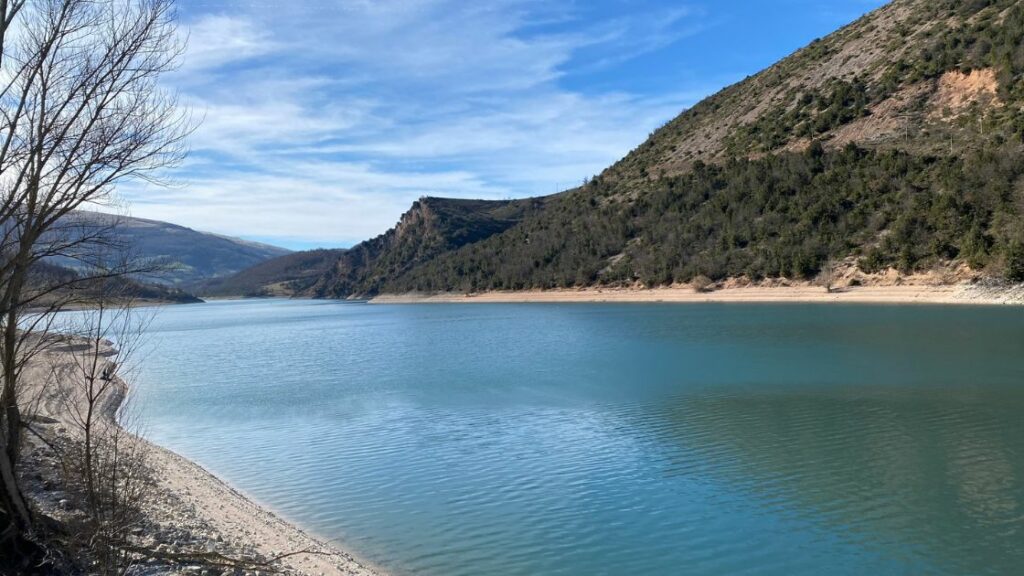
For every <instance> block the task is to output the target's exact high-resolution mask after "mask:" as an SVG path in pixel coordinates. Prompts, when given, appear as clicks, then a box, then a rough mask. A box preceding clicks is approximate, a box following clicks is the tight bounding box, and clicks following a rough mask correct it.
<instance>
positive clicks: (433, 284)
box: [302, 0, 1024, 298]
mask: <svg viewBox="0 0 1024 576" xmlns="http://www.w3.org/2000/svg"><path fill="white" fill-rule="evenodd" d="M1022 38H1024V2H1020V1H1015V0H968V1H953V0H895V1H894V2H892V3H891V4H889V5H887V6H885V7H883V8H881V9H879V10H876V11H875V12H873V13H871V14H869V15H867V16H865V17H863V18H861V19H860V20H858V21H857V22H855V23H853V24H851V25H849V26H846V27H844V28H843V29H841V30H839V31H837V32H836V33H834V34H832V35H830V36H828V37H827V38H824V39H821V40H817V41H815V42H813V43H811V44H810V45H809V46H807V47H805V48H804V49H802V50H799V51H798V52H796V53H795V54H793V55H792V56H790V57H789V58H786V59H784V60H782V61H780V62H779V63H778V64H776V65H774V66H772V67H770V68H768V69H767V70H765V71H763V72H761V73H759V74H757V75H754V76H752V77H750V78H747V79H746V80H744V81H742V82H740V83H738V84H736V85H733V86H730V87H728V88H726V89H724V90H722V91H721V92H719V93H718V94H715V95H714V96H712V97H710V98H708V99H706V100H704V101H703V102H701V103H699V104H697V105H696V106H694V107H693V108H692V109H690V110H687V111H685V112H684V113H682V114H681V115H680V116H679V117H677V118H675V119H674V120H672V121H670V122H668V123H667V124H666V125H665V126H663V127H662V128H660V129H659V130H657V131H656V132H655V133H653V134H652V135H651V137H650V138H649V139H648V140H647V141H646V142H644V143H643V144H641V145H640V146H639V147H637V148H636V149H635V150H633V151H632V152H631V153H629V154H628V155H627V156H626V157H625V158H624V159H623V160H621V161H620V162H618V163H616V164H615V165H613V166H611V167H610V168H608V169H607V170H605V171H604V172H603V173H601V174H600V175H597V176H595V177H593V178H591V179H589V180H588V182H587V183H586V184H585V185H584V186H582V187H580V188H578V189H574V190H570V191H567V192H565V193H563V194H560V195H555V196H551V197H547V198H540V199H532V200H526V201H517V202H511V203H484V202H478V203H467V202H465V201H459V203H458V204H455V205H451V204H448V203H451V202H455V201H446V200H441V199H435V198H431V199H424V200H421V201H420V202H419V203H417V204H416V205H414V207H413V209H412V210H410V212H409V213H407V214H406V215H405V216H403V218H402V221H401V222H400V223H399V225H398V226H397V227H396V228H395V229H393V230H391V231H389V232H388V233H387V234H385V235H383V236H381V237H379V238H376V239H373V240H370V241H367V242H364V243H362V244H359V245H357V246H355V247H354V248H352V249H351V250H349V251H347V252H346V253H345V254H344V256H343V257H341V258H339V260H338V262H337V263H336V265H335V266H333V267H332V268H331V269H330V270H329V271H327V272H325V273H324V274H323V275H322V276H321V277H320V278H318V279H317V280H316V281H315V282H310V283H309V285H308V288H307V289H305V290H303V291H302V293H303V294H305V295H313V296H320V297H340V298H345V297H359V296H370V295H375V294H379V293H385V292H408V291H422V292H428V291H429V292H433V291H480V290H522V289H546V288H555V287H579V286H592V285H617V286H644V287H652V286H660V285H667V284H680V283H689V282H692V281H693V280H694V279H695V278H698V277H705V276H706V277H707V278H708V279H710V280H711V281H722V280H726V279H734V278H743V279H744V280H745V281H751V282H757V281H761V280H764V279H776V278H787V279H791V280H797V281H800V280H810V279H812V278H814V277H815V276H816V275H818V274H819V273H821V271H822V270H823V269H824V268H826V266H827V263H829V262H835V261H843V262H854V263H855V265H856V266H857V267H858V268H859V269H860V270H862V271H863V272H865V273H871V272H878V271H883V270H889V269H891V270H895V271H898V273H900V274H910V273H913V272H918V271H923V270H928V269H932V268H935V267H938V266H945V267H950V266H951V265H959V266H969V267H970V269H972V270H975V271H978V272H979V273H980V274H983V275H985V276H990V277H997V278H1004V279H1008V280H1011V281H1024V220H1022V218H1021V216H1022V213H1021V211H1022V210H1024V179H1022V172H1024V164H1022V163H1021V162H1020V158H1021V157H1022V152H1024V114H1022V106H1024V41H1022ZM453 206H458V209H453ZM435 207H442V208H441V209H434V208H435ZM702 280H703V279H702Z"/></svg>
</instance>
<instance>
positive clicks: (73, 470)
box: [50, 280, 154, 575]
mask: <svg viewBox="0 0 1024 576" xmlns="http://www.w3.org/2000/svg"><path fill="white" fill-rule="evenodd" d="M101 283H102V286H100V287H98V288H96V289H94V290H93V291H92V294H93V296H92V298H93V302H92V306H91V307H90V308H89V309H88V310H83V311H81V312H77V313H75V314H74V315H72V316H70V317H68V318H67V321H66V322H64V323H63V324H62V325H61V326H60V329H61V336H60V340H61V341H62V342H63V343H64V345H65V347H64V349H63V351H62V353H61V354H58V355H52V356H50V358H51V364H50V372H51V378H50V382H52V388H53V390H52V391H51V393H52V394H51V395H52V396H53V397H55V398H57V399H58V403H59V406H58V407H57V408H58V409H59V411H60V413H61V414H62V415H63V418H64V419H65V421H67V422H69V423H70V424H71V428H72V429H71V430H70V431H69V432H70V433H69V438H67V439H66V441H65V443H64V446H63V448H59V456H60V457H61V460H62V468H63V470H64V476H65V486H66V489H67V490H69V491H70V492H73V493H75V494H77V495H78V498H77V500H78V501H79V502H81V503H82V504H83V505H84V509H85V510H84V511H85V515H84V517H83V519H82V520H81V521H80V522H79V525H78V526H75V527H73V529H72V530H70V531H69V537H68V538H67V542H66V545H65V548H66V549H70V550H72V551H74V550H78V551H80V552H79V553H78V554H76V555H77V556H78V557H88V558H91V559H93V561H94V562H95V563H96V565H95V566H94V567H93V569H94V570H96V571H98V572H99V573H100V574H104V575H106V574H121V573H123V572H124V570H125V569H126V568H127V567H128V566H129V565H130V564H131V563H132V561H133V558H134V556H133V555H132V554H131V553H130V552H129V548H130V547H131V546H132V543H131V539H130V536H131V531H132V530H133V529H135V528H139V527H141V523H142V521H143V518H144V515H143V508H144V506H145V505H146V503H147V498H148V496H149V495H150V494H151V493H152V488H153V485H154V480H153V478H152V476H151V474H150V473H149V469H148V466H147V456H148V454H149V449H148V445H147V444H146V443H145V442H143V441H142V440H141V439H140V438H138V437H137V436H136V435H135V434H133V433H131V432H130V430H131V429H134V426H132V421H133V419H132V418H131V417H130V414H126V413H125V410H126V408H125V406H126V404H125V402H124V396H125V394H126V392H127V389H128V382H127V381H126V380H125V379H130V378H131V375H132V374H134V368H133V366H134V363H133V362H132V360H133V356H134V354H135V353H136V352H137V351H138V350H139V344H140V342H141V337H142V335H143V333H144V331H145V328H146V326H147V325H148V323H149V319H150V318H151V315H150V314H149V313H147V312H146V311H144V310H141V309H138V308H136V307H135V306H133V303H134V302H133V297H132V293H131V292H130V291H126V290H125V287H124V285H123V284H121V283H118V282H116V281H111V280H106V281H102V282H101ZM118 416H121V417H120V418H119V417H118ZM136 431H137V430H136Z"/></svg>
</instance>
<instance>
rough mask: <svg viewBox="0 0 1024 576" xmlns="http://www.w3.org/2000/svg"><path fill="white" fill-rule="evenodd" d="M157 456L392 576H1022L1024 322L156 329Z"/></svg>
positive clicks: (598, 320) (952, 310)
mask: <svg viewBox="0 0 1024 576" xmlns="http://www.w3.org/2000/svg"><path fill="white" fill-rule="evenodd" d="M149 339H150V343H151V350H150V351H149V353H148V355H147V356H146V358H145V360H144V363H143V370H142V373H141V377H140V382H139V384H138V390H137V395H136V399H137V406H138V407H139V408H140V410H141V412H142V414H143V415H144V419H145V423H146V428H147V430H148V433H149V436H150V437H151V438H152V439H154V440H155V441H157V442H159V443H161V444H163V445H165V446H168V447H170V448H172V449H174V450H176V451H178V452H180V453H182V454H184V455H186V456H188V457H190V458H192V459H194V460H196V461H198V462H200V463H202V464H203V465H204V466H206V467H207V468H209V469H210V470H212V471H213V472H215V473H216V474H218V475H220V476H221V477H223V478H225V479H226V480H228V481H229V482H231V483H232V484H234V485H236V486H237V487H239V488H241V489H242V490H244V491H246V492H247V493H250V494H251V495H253V496H254V497H255V498H256V499H258V500H259V501H261V502H264V503H266V504H268V505H270V506H271V507H273V508H274V509H276V510H278V511H279V512H280V513H282V514H283V515H284V516H286V517H287V518H289V519H291V520H293V521H296V522H297V523H299V524H300V525H302V526H304V527H307V528H309V529H311V530H313V531H315V532H316V533H318V534H320V535H323V536H325V537H328V538H337V539H338V540H339V541H340V542H342V543H343V545H344V546H345V547H347V548H349V549H351V550H353V551H354V552H355V553H356V554H357V555H359V556H361V557H363V558H365V559H367V560H369V561H371V562H373V563H375V564H377V565H379V566H382V567H383V568H385V569H387V570H389V571H391V572H393V573H396V574H425V575H446V576H447V575H478V574H494V575H527V574H530V575H533V574H571V575H593V574H723V575H725V574H729V575H733V574H759V575H775V574H778V575H803V574H806V575H812V574H814V575H817V574H1014V573H1020V570H1021V569H1022V566H1024V308H988V307H895V306H892V307H881V306H879V307H875V306H840V305H824V306H822V305H710V304H698V305H660V304H659V305H596V304H576V305H571V304H570V305H561V304H559V305H555V304H537V305H531V304H518V305H484V304H480V305H422V306H377V305H365V304H354V303H340V302H310V301H240V302H217V303H209V304H200V305H190V306H176V307H169V308H165V309H163V310H162V311H161V312H159V314H158V316H157V317H156V319H155V321H154V322H153V325H152V330H151V333H150V336H149Z"/></svg>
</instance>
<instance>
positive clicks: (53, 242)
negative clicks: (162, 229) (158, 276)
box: [0, 0, 190, 552]
mask: <svg viewBox="0 0 1024 576" xmlns="http://www.w3.org/2000/svg"><path fill="white" fill-rule="evenodd" d="M180 50H181V47H180V45H179V43H178V40H177V36H176V34H175V27H174V14H173V3H172V0H35V1H33V2H26V0H0V551H3V550H12V551H15V552H17V547H18V546H19V542H25V537H26V535H27V534H29V532H30V530H31V528H32V524H33V518H32V516H31V513H30V511H29V508H28V506H27V505H26V503H25V499H24V497H23V495H22V493H21V491H20V489H19V487H18V483H17V478H16V475H15V468H16V465H17V463H18V459H19V449H20V446H21V434H22V428H23V421H22V417H21V413H20V408H19V404H20V402H19V396H20V392H21V390H20V387H19V379H20V375H21V370H22V368H23V366H24V365H25V362H26V361H27V359H28V358H29V357H30V356H31V355H32V354H33V353H34V352H35V351H37V350H38V346H40V343H44V342H46V341H47V340H46V339H45V338H43V339H41V338H34V337H33V335H38V333H40V332H45V331H47V330H48V329H49V327H50V326H51V324H52V318H53V313H54V312H56V311H58V310H60V309H61V308H62V307H64V306H65V305H66V304H67V303H68V302H69V301H70V300H72V299H73V296H67V294H74V288H75V287H76V286H81V285H84V284H87V283H88V282H90V281H94V280H96V279H106V278H115V277H118V276H121V275H123V274H125V273H126V270H127V269H126V268H125V267H124V266H113V267H112V266H110V265H109V264H108V263H106V262H104V261H103V257H102V255H103V254H104V253H105V250H106V249H108V248H110V247H111V245H112V244H116V242H117V240H116V235H114V234H112V233H111V232H112V230H111V227H110V226H109V225H107V224H102V223H101V224H96V223H95V222H86V221H85V220H83V219H81V218H76V214H77V213H78V211H80V210H82V209H88V208H91V207H94V206H102V205H105V204H108V203H110V202H111V201H112V200H113V198H112V192H113V188H114V186H115V185H116V184H117V183H119V182H121V181H124V180H125V179H131V178H143V179H156V178H158V177H159V174H160V171H161V169H162V168H165V167H168V166H170V165H173V164H174V163H176V162H177V161H179V160H180V159H181V157H182V155H183V154H184V146H183V143H184V138H185V137H186V136H187V134H188V132H189V130H190V122H189V120H188V118H187V117H186V116H185V115H184V113H182V112H180V111H179V109H178V107H177V105H176V104H177V103H176V101H175V98H174V96H173V95H170V94H168V93H167V92H165V91H163V90H161V89H160V87H159V86H158V84H157V81H158V79H159V77H160V75H161V74H162V73H164V72H166V71H168V70H169V69H171V68H172V67H173V66H174V64H175V61H176V59H177V57H178V55H179V54H180ZM97 255H100V256H99V257H97ZM56 257H62V258H65V259H71V260H72V261H75V262H78V263H79V272H78V273H76V274H73V275H70V276H68V275H61V274H48V273H46V269H47V267H46V264H47V262H48V261H50V260H51V259H53V258H56ZM40 307H41V308H42V309H41V310H40V309H39V308H40Z"/></svg>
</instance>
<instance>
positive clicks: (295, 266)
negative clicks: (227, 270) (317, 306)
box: [194, 248, 345, 297]
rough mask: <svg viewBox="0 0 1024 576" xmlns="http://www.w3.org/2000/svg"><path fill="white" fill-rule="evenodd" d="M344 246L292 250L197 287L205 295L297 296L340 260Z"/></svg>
mask: <svg viewBox="0 0 1024 576" xmlns="http://www.w3.org/2000/svg"><path fill="white" fill-rule="evenodd" d="M344 253H345V250H343V249H323V248H321V249H317V250H304V251H301V252H292V253H290V254H285V255H284V256H278V257H277V258H271V259H270V260H267V261H265V262H261V263H259V264H257V265H255V266H252V267H249V268H246V269H245V270H242V271H240V272H236V273H234V274H232V275H230V276H221V277H218V278H213V279H210V280H207V281H205V282H201V283H199V284H198V285H196V286H195V287H194V290H195V291H196V292H197V293H199V294H202V295H203V296H246V297H261V296H294V295H297V294H302V293H304V292H306V291H308V290H309V289H310V288H311V286H312V285H313V284H314V283H315V282H316V281H318V280H319V279H320V278H321V277H322V276H323V275H324V274H326V273H328V272H329V271H330V270H331V269H332V267H333V266H334V265H335V264H336V263H337V262H338V260H339V259H341V257H342V255H343V254H344Z"/></svg>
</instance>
